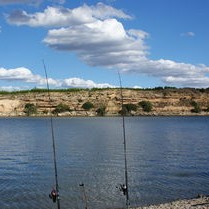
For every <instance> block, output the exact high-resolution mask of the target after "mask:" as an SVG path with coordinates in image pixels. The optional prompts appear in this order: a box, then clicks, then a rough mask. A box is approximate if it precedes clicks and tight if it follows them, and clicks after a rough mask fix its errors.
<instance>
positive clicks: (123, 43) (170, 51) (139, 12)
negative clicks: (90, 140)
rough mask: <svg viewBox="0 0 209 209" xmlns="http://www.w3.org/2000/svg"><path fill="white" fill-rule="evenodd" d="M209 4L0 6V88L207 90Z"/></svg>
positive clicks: (63, 0) (123, 1)
mask: <svg viewBox="0 0 209 209" xmlns="http://www.w3.org/2000/svg"><path fill="white" fill-rule="evenodd" d="M208 25H209V1H208V0H101V1H95V0H89V1H84V0H68V1H67V0H36V1H34V0H0V45H1V51H0V90H22V89H31V88H35V87H36V88H39V87H40V88H46V82H45V75H44V68H43V63H42V60H43V59H44V62H45V64H46V67H47V71H48V77H49V78H50V79H49V84H50V88H71V87H73V88H74V87H78V88H93V87H99V88H104V87H116V86H119V79H118V73H117V72H118V71H119V72H120V73H121V77H122V83H123V86H124V87H135V88H141V87H142V88H149V87H157V86H175V87H179V88H180V87H196V88H208V87H209V27H208Z"/></svg>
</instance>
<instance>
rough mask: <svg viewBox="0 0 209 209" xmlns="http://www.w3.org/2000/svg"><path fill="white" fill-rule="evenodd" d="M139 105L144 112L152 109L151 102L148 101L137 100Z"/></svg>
mask: <svg viewBox="0 0 209 209" xmlns="http://www.w3.org/2000/svg"><path fill="white" fill-rule="evenodd" d="M139 106H141V107H142V109H143V111H144V112H150V111H152V103H151V102H149V101H141V102H139Z"/></svg>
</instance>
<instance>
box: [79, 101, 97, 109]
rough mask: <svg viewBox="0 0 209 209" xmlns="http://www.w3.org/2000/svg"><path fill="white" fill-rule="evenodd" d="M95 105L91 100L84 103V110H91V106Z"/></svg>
mask: <svg viewBox="0 0 209 209" xmlns="http://www.w3.org/2000/svg"><path fill="white" fill-rule="evenodd" d="M93 107H94V105H93V104H92V103H91V102H85V103H84V104H83V105H82V108H83V109H84V110H90V109H91V108H93Z"/></svg>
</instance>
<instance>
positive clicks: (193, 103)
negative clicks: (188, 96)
mask: <svg viewBox="0 0 209 209" xmlns="http://www.w3.org/2000/svg"><path fill="white" fill-rule="evenodd" d="M191 105H192V106H193V107H194V108H193V109H192V110H191V112H193V113H200V112H201V108H200V105H199V104H198V103H197V102H195V101H192V102H191Z"/></svg>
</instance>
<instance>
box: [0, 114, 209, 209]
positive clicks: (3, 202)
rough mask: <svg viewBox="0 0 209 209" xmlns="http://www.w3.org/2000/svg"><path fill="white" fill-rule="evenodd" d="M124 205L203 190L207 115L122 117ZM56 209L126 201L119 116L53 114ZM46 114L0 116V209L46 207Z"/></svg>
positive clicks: (208, 152) (49, 177) (49, 162)
mask: <svg viewBox="0 0 209 209" xmlns="http://www.w3.org/2000/svg"><path fill="white" fill-rule="evenodd" d="M125 122H126V123H125V124H126V137H127V162H128V177H129V192H130V204H131V206H136V205H139V206H141V205H148V204H155V203H163V202H168V201H172V200H176V199H182V198H191V197H195V196H196V195H197V194H209V137H208V131H209V117H128V118H125ZM53 123H54V131H55V140H56V148H57V149H56V151H57V168H58V179H59V186H60V196H61V202H60V203H61V208H62V209H63V208H64V209H83V208H84V207H85V205H84V201H83V197H84V193H83V190H82V189H83V187H80V186H79V184H81V183H84V185H85V192H86V196H87V198H88V208H90V209H105V208H106V209H107V208H119V207H124V206H125V197H124V196H123V194H121V192H120V191H119V190H118V188H117V186H118V185H119V184H122V183H124V152H123V135H122V119H121V118H120V117H118V118H106V117H104V118H55V119H53ZM54 185H55V183H54V165H53V152H52V139H51V129H50V119H49V118H9V119H6V118H1V119H0V186H1V197H0V208H1V209H29V208H30V209H53V208H57V207H56V204H54V203H52V201H51V200H50V199H49V197H48V194H49V193H50V191H51V189H52V187H53V186H54Z"/></svg>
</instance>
